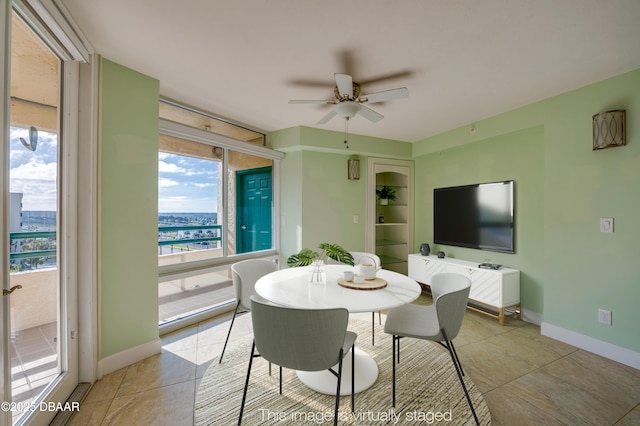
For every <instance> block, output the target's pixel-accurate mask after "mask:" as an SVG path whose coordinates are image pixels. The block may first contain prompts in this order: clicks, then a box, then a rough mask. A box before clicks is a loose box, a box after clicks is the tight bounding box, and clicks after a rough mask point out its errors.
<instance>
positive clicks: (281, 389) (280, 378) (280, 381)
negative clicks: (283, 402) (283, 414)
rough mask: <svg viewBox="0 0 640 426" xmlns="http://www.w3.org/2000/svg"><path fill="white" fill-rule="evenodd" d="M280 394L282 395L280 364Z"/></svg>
mask: <svg viewBox="0 0 640 426" xmlns="http://www.w3.org/2000/svg"><path fill="white" fill-rule="evenodd" d="M279 367H280V395H282V366H281V365H280V366H279Z"/></svg>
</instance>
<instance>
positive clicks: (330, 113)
mask: <svg viewBox="0 0 640 426" xmlns="http://www.w3.org/2000/svg"><path fill="white" fill-rule="evenodd" d="M335 116H336V112H335V111H334V110H331V111H329V114H327V115H325V116H324V117H322V118H321V119H320V121H318V123H317V124H326V123H327V122H328V121H329V120H331V119H332V118H333V117H335Z"/></svg>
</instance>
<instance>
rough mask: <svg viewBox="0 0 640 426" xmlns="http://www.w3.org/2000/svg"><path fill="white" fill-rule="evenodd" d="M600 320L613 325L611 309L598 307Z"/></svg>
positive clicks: (602, 322)
mask: <svg viewBox="0 0 640 426" xmlns="http://www.w3.org/2000/svg"><path fill="white" fill-rule="evenodd" d="M598 322H599V323H600V324H604V325H611V311H608V310H606V309H598Z"/></svg>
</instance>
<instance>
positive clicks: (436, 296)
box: [384, 273, 480, 424]
mask: <svg viewBox="0 0 640 426" xmlns="http://www.w3.org/2000/svg"><path fill="white" fill-rule="evenodd" d="M470 289H471V281H470V280H469V278H467V277H465V276H464V275H460V274H454V273H440V274H436V275H434V276H433V278H432V279H431V294H432V296H433V303H432V304H431V305H427V306H425V305H417V304H407V305H403V306H400V307H397V308H393V309H390V310H389V312H388V314H387V319H386V321H385V324H384V331H385V333H388V334H391V335H392V339H391V341H392V349H393V356H392V357H391V364H392V365H393V368H392V374H391V375H392V386H391V389H392V391H391V392H392V397H391V398H392V405H393V407H395V406H396V362H398V363H399V362H400V338H402V337H412V338H414V339H422V340H430V341H433V342H436V343H438V344H440V345H441V346H443V347H444V348H446V349H447V351H448V352H449V355H450V356H451V361H452V362H453V366H454V368H455V370H456V373H457V374H458V379H459V380H460V384H461V385H462V389H463V390H464V394H465V396H466V398H467V402H468V403H469V407H470V408H471V412H472V413H473V418H474V419H475V421H476V424H480V423H479V421H478V416H477V415H476V410H475V408H474V407H473V403H472V402H471V397H470V396H469V392H468V390H467V386H466V385H465V383H464V379H463V376H464V370H463V369H462V364H461V363H460V359H459V358H458V354H457V353H456V349H455V347H454V346H453V339H455V337H456V336H457V335H458V332H459V331H460V328H461V327H462V320H463V318H464V313H465V311H466V308H467V301H468V299H469V291H470ZM396 347H397V352H396Z"/></svg>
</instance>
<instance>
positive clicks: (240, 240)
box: [235, 166, 275, 254]
mask: <svg viewBox="0 0 640 426" xmlns="http://www.w3.org/2000/svg"><path fill="white" fill-rule="evenodd" d="M267 170H269V171H270V172H271V185H270V188H269V189H270V191H271V205H272V206H271V214H272V217H271V247H269V249H267V250H271V249H274V248H275V239H274V233H275V230H274V221H273V215H274V214H275V213H274V208H273V204H274V189H273V182H274V178H273V166H264V167H256V168H253V169H244V170H237V171H236V173H235V174H236V182H235V185H236V254H243V253H249V252H248V251H242V252H240V251H239V248H240V246H241V244H244V233H243V232H241V231H242V229H240V228H241V226H242V225H241V223H240V222H241V221H240V219H241V218H242V216H243V212H244V207H245V205H244V198H243V197H242V196H241V195H244V191H243V185H241V184H240V183H241V181H242V180H243V179H245V178H246V177H247V176H250V175H253V174H258V173H264V172H266V171H267ZM253 251H255V250H253Z"/></svg>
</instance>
